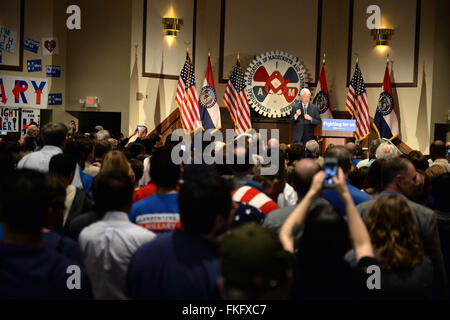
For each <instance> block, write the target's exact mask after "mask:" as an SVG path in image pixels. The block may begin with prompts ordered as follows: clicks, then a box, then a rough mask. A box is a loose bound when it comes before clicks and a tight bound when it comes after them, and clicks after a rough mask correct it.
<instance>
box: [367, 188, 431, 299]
mask: <svg viewBox="0 0 450 320" xmlns="http://www.w3.org/2000/svg"><path fill="white" fill-rule="evenodd" d="M367 229H368V231H369V235H370V239H371V241H372V245H373V247H374V250H375V252H376V256H377V258H378V260H379V261H380V263H381V267H382V273H381V289H382V291H383V293H384V294H383V297H384V298H395V299H404V298H430V297H431V285H432V275H433V267H432V264H431V261H430V260H429V259H428V257H426V256H424V251H423V248H422V246H421V242H420V238H419V235H418V232H417V227H416V223H415V221H414V219H413V216H412V213H411V210H410V208H409V206H408V204H407V202H406V200H405V199H404V198H403V197H402V196H400V195H397V194H385V195H382V196H381V197H379V198H378V199H377V201H376V202H375V204H374V206H373V207H372V209H371V210H370V212H369V215H368V217H367Z"/></svg>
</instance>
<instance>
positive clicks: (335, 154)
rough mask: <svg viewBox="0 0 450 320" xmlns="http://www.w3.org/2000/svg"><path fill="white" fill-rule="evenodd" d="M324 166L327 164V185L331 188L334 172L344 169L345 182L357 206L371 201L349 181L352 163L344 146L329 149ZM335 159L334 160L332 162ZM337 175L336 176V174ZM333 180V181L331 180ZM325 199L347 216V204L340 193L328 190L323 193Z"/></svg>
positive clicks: (331, 189)
mask: <svg viewBox="0 0 450 320" xmlns="http://www.w3.org/2000/svg"><path fill="white" fill-rule="evenodd" d="M324 158H325V160H324V164H327V167H326V173H328V179H327V184H329V185H330V187H333V185H332V184H333V181H332V177H333V172H335V173H336V172H337V171H336V170H337V167H340V168H342V172H343V174H344V177H345V181H346V183H347V188H348V191H349V193H350V195H351V197H352V200H353V202H354V203H355V205H358V204H360V203H362V202H365V201H368V200H370V196H369V195H368V194H367V193H365V192H364V191H361V190H359V189H358V188H357V187H355V186H354V185H352V184H351V182H350V180H349V179H348V174H349V172H350V169H351V167H352V163H351V160H350V154H349V153H348V151H347V149H345V147H344V146H334V147H333V148H329V149H327V151H326V152H325V155H324ZM332 159H334V160H332ZM334 175H335V174H334ZM330 179H331V180H330ZM323 197H324V199H325V200H327V201H328V202H329V203H331V205H332V206H333V207H334V208H335V209H336V210H337V211H338V212H339V213H341V214H342V215H345V204H344V202H343V201H342V200H341V198H340V197H339V195H338V193H337V192H336V190H335V189H333V188H326V190H324V191H323Z"/></svg>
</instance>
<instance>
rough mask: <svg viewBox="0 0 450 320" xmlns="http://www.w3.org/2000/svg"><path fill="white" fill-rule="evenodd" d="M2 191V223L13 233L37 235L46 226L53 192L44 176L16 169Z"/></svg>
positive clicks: (0, 206)
mask: <svg viewBox="0 0 450 320" xmlns="http://www.w3.org/2000/svg"><path fill="white" fill-rule="evenodd" d="M8 181H9V182H8V185H7V186H3V187H2V189H1V192H0V199H1V201H0V217H1V222H2V224H4V225H5V226H6V227H7V228H8V229H9V230H10V231H11V232H14V233H18V234H36V233H39V232H40V231H41V229H42V227H43V226H44V223H45V218H46V215H47V212H48V208H49V205H50V189H49V186H48V181H47V179H46V177H45V175H44V174H42V173H40V172H37V171H33V170H26V169H24V170H16V171H14V172H13V173H12V174H11V175H10V176H9V177H8Z"/></svg>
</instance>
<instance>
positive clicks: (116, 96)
mask: <svg viewBox="0 0 450 320" xmlns="http://www.w3.org/2000/svg"><path fill="white" fill-rule="evenodd" d="M71 4H76V5H78V6H79V7H80V9H81V30H72V31H68V47H67V70H68V71H67V102H66V107H67V110H75V111H84V109H83V108H82V107H81V106H80V103H79V100H80V99H82V98H85V97H86V96H97V97H98V98H99V100H100V107H99V108H98V110H95V109H90V110H91V111H105V112H121V115H122V117H121V119H122V128H121V130H122V131H123V132H127V131H128V123H129V110H130V106H129V95H130V75H129V74H130V55H131V54H132V53H131V50H130V38H131V0H120V1H107V0H95V1H92V0H77V1H72V2H71Z"/></svg>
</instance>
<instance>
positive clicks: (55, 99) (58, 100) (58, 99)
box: [48, 93, 62, 106]
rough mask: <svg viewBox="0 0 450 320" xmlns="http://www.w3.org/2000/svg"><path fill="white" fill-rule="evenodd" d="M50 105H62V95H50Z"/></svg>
mask: <svg viewBox="0 0 450 320" xmlns="http://www.w3.org/2000/svg"><path fill="white" fill-rule="evenodd" d="M48 105H49V106H58V105H62V93H50V94H49V95H48Z"/></svg>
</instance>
